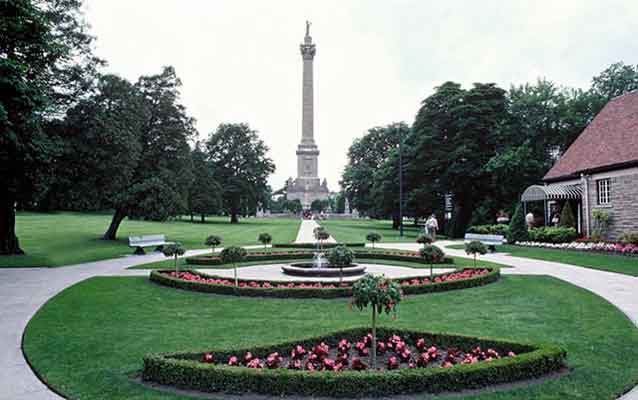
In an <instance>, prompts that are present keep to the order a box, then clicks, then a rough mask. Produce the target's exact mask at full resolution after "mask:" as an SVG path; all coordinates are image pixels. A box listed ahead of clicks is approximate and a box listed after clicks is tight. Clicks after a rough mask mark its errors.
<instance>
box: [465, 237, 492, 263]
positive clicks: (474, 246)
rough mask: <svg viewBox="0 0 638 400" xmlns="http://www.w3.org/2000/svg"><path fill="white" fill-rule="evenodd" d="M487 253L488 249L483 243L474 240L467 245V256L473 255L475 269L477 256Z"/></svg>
mask: <svg viewBox="0 0 638 400" xmlns="http://www.w3.org/2000/svg"><path fill="white" fill-rule="evenodd" d="M485 253H487V248H486V247H485V245H484V244H483V243H482V242H479V241H478V240H473V241H471V242H469V243H465V254H472V255H473V256H474V268H476V255H477V254H481V255H483V254H485Z"/></svg>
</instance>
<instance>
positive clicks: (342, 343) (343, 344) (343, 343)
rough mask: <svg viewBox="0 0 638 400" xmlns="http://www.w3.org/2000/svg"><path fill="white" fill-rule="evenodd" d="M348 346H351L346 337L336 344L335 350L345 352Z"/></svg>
mask: <svg viewBox="0 0 638 400" xmlns="http://www.w3.org/2000/svg"><path fill="white" fill-rule="evenodd" d="M350 347H352V345H351V344H350V342H348V340H347V339H341V340H340V341H339V344H338V345H337V350H338V351H339V353H347V352H348V351H349V350H350Z"/></svg>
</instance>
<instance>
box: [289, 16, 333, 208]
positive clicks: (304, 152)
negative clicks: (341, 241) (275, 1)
mask: <svg viewBox="0 0 638 400" xmlns="http://www.w3.org/2000/svg"><path fill="white" fill-rule="evenodd" d="M310 25H311V24H310V21H306V36H305V37H304V42H303V43H302V44H300V45H299V49H300V50H301V58H302V60H303V80H302V109H301V143H299V145H298V146H297V179H295V180H294V181H292V182H286V191H287V199H288V200H297V199H298V200H300V201H301V204H302V205H303V207H304V208H305V209H309V208H310V205H311V204H312V202H313V201H315V200H326V199H328V196H329V195H330V190H329V189H328V182H327V181H326V180H325V179H324V180H323V182H322V181H321V179H320V178H319V161H318V158H319V149H318V148H317V145H316V143H315V138H314V79H313V61H314V58H315V54H316V47H315V44H314V43H312V37H310Z"/></svg>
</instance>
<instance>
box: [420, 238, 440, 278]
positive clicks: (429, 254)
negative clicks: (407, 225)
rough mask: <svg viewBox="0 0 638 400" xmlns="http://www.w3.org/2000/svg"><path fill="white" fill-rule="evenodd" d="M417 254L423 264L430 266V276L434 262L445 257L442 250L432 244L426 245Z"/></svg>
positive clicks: (432, 272)
mask: <svg viewBox="0 0 638 400" xmlns="http://www.w3.org/2000/svg"><path fill="white" fill-rule="evenodd" d="M419 254H420V255H421V257H422V258H423V259H424V260H425V262H427V263H429V264H430V276H432V275H433V274H434V266H433V264H434V263H435V262H439V261H440V260H442V259H443V257H445V253H443V250H441V249H440V248H438V247H437V246H435V245H433V244H426V245H424V246H423V248H421V249H420V250H419Z"/></svg>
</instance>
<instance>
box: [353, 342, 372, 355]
mask: <svg viewBox="0 0 638 400" xmlns="http://www.w3.org/2000/svg"><path fill="white" fill-rule="evenodd" d="M354 347H355V349H357V352H358V353H359V356H360V357H366V356H367V355H369V354H370V352H369V351H368V348H367V347H366V344H365V343H363V342H357V343H356V344H355V346H354Z"/></svg>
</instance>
